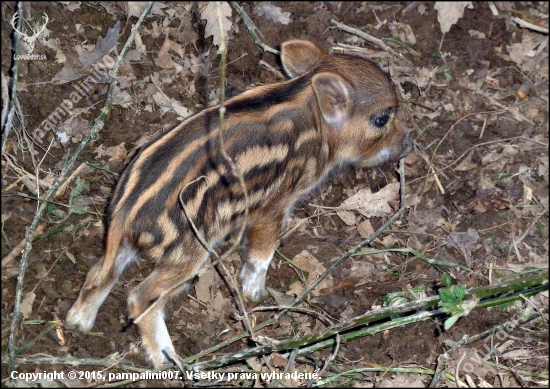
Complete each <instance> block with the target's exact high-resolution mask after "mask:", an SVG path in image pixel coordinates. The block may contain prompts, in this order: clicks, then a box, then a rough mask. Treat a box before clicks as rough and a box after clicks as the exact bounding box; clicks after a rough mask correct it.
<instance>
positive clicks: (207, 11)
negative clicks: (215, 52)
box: [201, 1, 232, 47]
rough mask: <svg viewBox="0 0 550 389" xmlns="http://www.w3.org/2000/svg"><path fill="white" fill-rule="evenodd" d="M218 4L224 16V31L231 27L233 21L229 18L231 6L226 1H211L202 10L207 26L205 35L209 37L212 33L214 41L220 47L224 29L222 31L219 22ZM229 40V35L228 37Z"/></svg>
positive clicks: (202, 17) (222, 16)
mask: <svg viewBox="0 0 550 389" xmlns="http://www.w3.org/2000/svg"><path fill="white" fill-rule="evenodd" d="M218 6H219V7H220V11H221V12H220V14H221V18H222V25H223V29H224V30H225V31H224V33H225V34H227V32H228V31H229V30H230V29H231V25H232V22H231V20H229V19H228V17H231V7H230V6H229V4H228V3H227V2H225V1H223V2H222V1H210V2H208V4H207V5H206V7H204V8H203V9H202V11H201V19H206V27H205V28H204V37H205V38H208V37H209V36H211V35H212V37H213V40H212V42H213V43H214V45H216V46H217V47H220V44H221V38H222V31H220V25H219V22H218ZM227 40H229V36H228V37H227Z"/></svg>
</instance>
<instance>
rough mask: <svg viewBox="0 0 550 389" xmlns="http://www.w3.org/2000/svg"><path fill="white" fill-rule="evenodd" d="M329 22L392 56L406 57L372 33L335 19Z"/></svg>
mask: <svg viewBox="0 0 550 389" xmlns="http://www.w3.org/2000/svg"><path fill="white" fill-rule="evenodd" d="M331 22H332V24H334V25H335V26H336V28H338V29H340V30H342V31H345V32H348V33H350V34H353V35H357V36H358V37H359V38H362V39H364V40H366V41H367V42H370V43H372V44H373V45H376V46H379V47H380V48H381V49H382V50H384V51H386V52H388V53H390V54H391V55H394V56H396V57H398V58H401V59H406V58H404V57H403V55H401V54H400V53H398V52H397V51H395V50H394V49H392V48H391V47H390V46H388V45H387V44H386V42H384V41H383V40H382V39H378V38H375V37H373V36H372V35H370V34H367V33H366V32H365V31H363V30H359V29H358V28H355V27H350V26H347V25H345V24H343V23H339V22H338V21H337V20H335V19H332V20H331Z"/></svg>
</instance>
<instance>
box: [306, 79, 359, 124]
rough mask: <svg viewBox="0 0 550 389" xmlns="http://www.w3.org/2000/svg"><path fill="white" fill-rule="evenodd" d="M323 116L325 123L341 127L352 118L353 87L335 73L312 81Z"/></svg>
mask: <svg viewBox="0 0 550 389" xmlns="http://www.w3.org/2000/svg"><path fill="white" fill-rule="evenodd" d="M311 84H312V86H313V90H314V91H315V96H316V97H317V102H318V103H319V108H320V109H321V114H322V115H323V118H324V119H325V121H326V122H327V123H328V124H330V125H332V126H334V127H337V128H338V127H341V126H342V125H344V124H345V123H346V122H347V121H348V119H349V116H350V110H351V93H352V87H351V85H350V84H349V83H348V82H347V81H346V80H344V79H343V78H342V77H340V76H339V75H338V74H335V73H328V72H327V73H319V74H316V75H315V76H314V77H313V79H312V80H311Z"/></svg>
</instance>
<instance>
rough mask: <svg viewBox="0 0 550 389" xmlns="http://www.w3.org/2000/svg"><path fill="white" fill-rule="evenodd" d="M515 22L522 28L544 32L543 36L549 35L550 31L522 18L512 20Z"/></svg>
mask: <svg viewBox="0 0 550 389" xmlns="http://www.w3.org/2000/svg"><path fill="white" fill-rule="evenodd" d="M512 21H513V22H516V23H517V24H518V25H519V26H520V27H523V28H528V29H530V30H533V31H537V32H542V33H543V34H548V29H547V28H545V27H541V26H537V25H536V24H533V23H529V22H526V21H525V20H523V19H520V18H512Z"/></svg>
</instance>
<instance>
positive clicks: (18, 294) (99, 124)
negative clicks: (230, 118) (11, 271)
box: [8, 2, 153, 371]
mask: <svg viewBox="0 0 550 389" xmlns="http://www.w3.org/2000/svg"><path fill="white" fill-rule="evenodd" d="M152 8H153V2H149V3H148V5H147V7H146V8H145V9H144V10H143V13H142V14H141V16H140V17H139V19H138V21H137V23H136V24H135V26H134V28H133V29H132V32H131V33H130V37H129V38H128V40H127V41H126V44H125V45H124V47H123V48H122V50H121V52H120V55H119V57H118V59H117V61H116V63H115V65H114V66H113V69H112V73H111V75H112V81H111V83H110V84H109V88H108V89H107V94H106V96H105V104H104V105H103V108H101V110H100V114H99V116H98V117H97V119H96V120H95V122H94V124H93V126H92V128H91V129H90V131H88V133H87V134H86V135H85V136H84V138H83V139H82V142H81V143H80V145H78V147H77V148H76V150H75V152H74V154H73V155H72V156H71V157H70V158H69V160H68V161H67V164H66V165H65V166H64V167H63V169H61V172H60V173H59V176H58V177H57V179H56V180H55V182H54V183H53V185H52V186H51V187H50V189H49V190H48V192H47V193H46V195H45V196H44V199H43V200H42V203H41V204H40V206H39V207H38V209H37V210H36V213H35V215H34V219H33V221H32V223H31V225H30V227H29V228H28V229H27V232H26V234H25V239H26V242H25V249H24V251H23V256H22V257H21V264H20V267H19V275H18V276H17V286H16V290H15V302H14V307H13V314H12V319H11V324H10V336H9V340H8V348H9V370H10V371H14V370H15V351H16V350H15V332H16V329H17V324H18V321H19V313H20V310H21V299H22V296H23V280H24V279H25V271H26V269H27V264H28V259H29V254H30V251H31V242H32V235H33V233H34V231H35V230H36V228H37V226H38V223H39V221H40V217H41V216H42V213H43V212H44V210H45V209H46V206H47V204H48V201H49V200H50V199H51V198H52V197H53V195H54V194H55V192H56V191H57V188H59V186H60V185H61V183H62V182H63V181H64V180H65V177H66V176H67V174H68V173H69V171H70V170H71V168H72V167H73V165H74V163H75V162H76V160H77V158H78V156H79V155H80V153H81V152H82V150H84V148H86V146H87V145H88V143H90V141H91V140H92V139H95V138H96V137H97V134H98V132H99V131H100V130H101V129H102V128H103V126H104V122H105V118H106V117H107V115H108V114H109V112H110V111H111V101H112V94H113V90H114V86H115V81H116V76H117V74H118V69H119V67H120V64H121V63H122V60H123V58H124V56H125V55H126V53H127V52H128V50H129V48H130V45H131V44H133V42H134V39H135V36H136V34H137V31H138V29H139V27H140V26H141V23H142V22H143V20H144V19H145V17H146V16H147V15H148V14H149V12H150V11H151V9H152Z"/></svg>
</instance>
